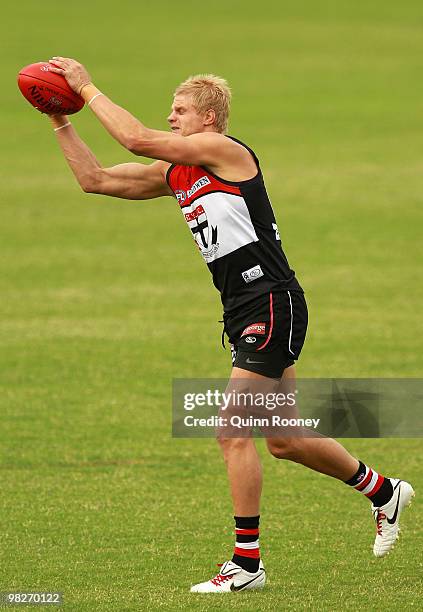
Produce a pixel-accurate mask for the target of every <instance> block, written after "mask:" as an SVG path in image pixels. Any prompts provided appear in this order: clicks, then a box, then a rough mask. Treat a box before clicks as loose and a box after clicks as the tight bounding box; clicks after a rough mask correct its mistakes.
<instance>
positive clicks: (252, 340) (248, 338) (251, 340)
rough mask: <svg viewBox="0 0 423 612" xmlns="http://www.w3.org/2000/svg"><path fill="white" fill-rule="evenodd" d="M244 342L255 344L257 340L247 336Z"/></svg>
mask: <svg viewBox="0 0 423 612" xmlns="http://www.w3.org/2000/svg"><path fill="white" fill-rule="evenodd" d="M245 342H248V344H254V342H257V338H254V336H247V337H246V338H245Z"/></svg>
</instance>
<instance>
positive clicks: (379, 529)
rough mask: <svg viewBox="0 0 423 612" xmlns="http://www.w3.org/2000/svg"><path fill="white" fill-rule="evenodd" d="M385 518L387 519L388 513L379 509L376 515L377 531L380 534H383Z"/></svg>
mask: <svg viewBox="0 0 423 612" xmlns="http://www.w3.org/2000/svg"><path fill="white" fill-rule="evenodd" d="M384 519H386V514H384V513H383V512H381V511H380V510H378V511H377V515H376V531H377V533H378V535H380V536H381V535H382V521H383V520H384Z"/></svg>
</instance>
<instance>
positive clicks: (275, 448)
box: [266, 437, 301, 460]
mask: <svg viewBox="0 0 423 612" xmlns="http://www.w3.org/2000/svg"><path fill="white" fill-rule="evenodd" d="M266 443H267V448H268V450H269V452H270V454H271V455H273V456H274V457H276V459H288V460H289V459H291V460H295V458H296V457H297V454H298V451H299V448H300V446H301V438H288V437H287V438H267V439H266Z"/></svg>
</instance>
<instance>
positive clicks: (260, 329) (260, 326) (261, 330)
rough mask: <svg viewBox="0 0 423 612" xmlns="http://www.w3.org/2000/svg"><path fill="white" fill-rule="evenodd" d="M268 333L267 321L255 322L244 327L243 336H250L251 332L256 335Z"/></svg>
mask: <svg viewBox="0 0 423 612" xmlns="http://www.w3.org/2000/svg"><path fill="white" fill-rule="evenodd" d="M265 333H266V323H253V324H252V325H249V326H248V327H246V328H245V329H244V331H243V332H242V334H241V338H242V337H243V336H249V335H250V334H255V335H256V336H264V335H265Z"/></svg>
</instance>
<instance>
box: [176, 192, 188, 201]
mask: <svg viewBox="0 0 423 612" xmlns="http://www.w3.org/2000/svg"><path fill="white" fill-rule="evenodd" d="M175 195H176V198H177V200H178V202H179V204H182V203H183V202H185V200H186V199H187V194H186V193H185V191H182V189H178V190H177V191H175Z"/></svg>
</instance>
